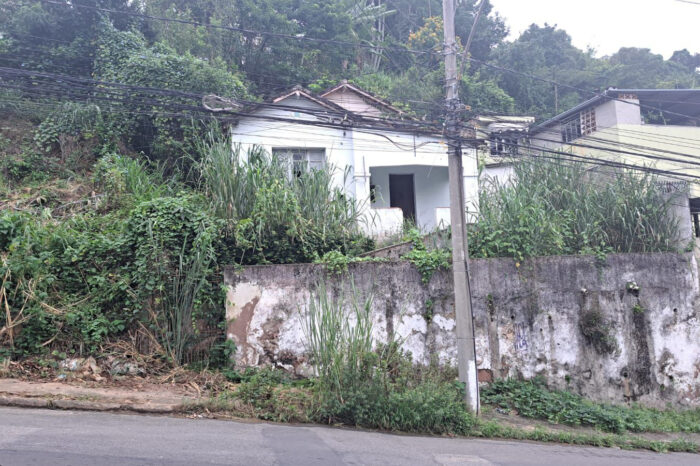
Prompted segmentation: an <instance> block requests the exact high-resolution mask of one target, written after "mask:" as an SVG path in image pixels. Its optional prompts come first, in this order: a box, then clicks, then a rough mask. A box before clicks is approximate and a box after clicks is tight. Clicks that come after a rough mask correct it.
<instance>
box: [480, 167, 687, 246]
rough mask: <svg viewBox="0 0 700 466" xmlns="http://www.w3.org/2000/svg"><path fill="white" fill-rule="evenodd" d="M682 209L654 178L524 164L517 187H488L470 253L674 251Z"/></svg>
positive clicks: (492, 183)
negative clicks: (676, 212) (676, 209)
mask: <svg viewBox="0 0 700 466" xmlns="http://www.w3.org/2000/svg"><path fill="white" fill-rule="evenodd" d="M677 202H679V201H678V198H677V197H674V196H668V195H666V194H664V193H663V192H662V191H661V189H660V184H659V180H658V179H657V177H656V176H654V175H652V174H648V173H639V172H631V171H624V170H617V171H609V172H608V171H606V172H605V173H600V172H597V171H592V170H590V169H587V168H586V167H585V166H583V165H581V164H571V163H566V162H565V161H563V160H559V161H554V162H552V161H551V160H546V161H545V160H539V159H533V160H527V161H522V162H519V163H518V164H517V165H516V166H515V176H514V178H513V179H512V180H510V181H508V182H505V183H498V182H496V181H494V180H490V181H488V182H487V183H486V184H485V185H484V186H482V190H481V193H480V199H479V221H478V224H476V225H475V226H474V227H473V228H472V231H471V232H470V241H471V243H470V249H471V253H472V255H474V256H476V257H498V256H510V257H516V258H520V257H528V256H543V255H559V254H582V253H583V254H590V253H607V252H658V251H672V250H675V249H677V248H678V247H679V245H678V244H677V238H678V223H677V222H676V221H674V220H672V219H671V217H670V216H669V212H670V210H671V208H672V207H673V204H674V203H677Z"/></svg>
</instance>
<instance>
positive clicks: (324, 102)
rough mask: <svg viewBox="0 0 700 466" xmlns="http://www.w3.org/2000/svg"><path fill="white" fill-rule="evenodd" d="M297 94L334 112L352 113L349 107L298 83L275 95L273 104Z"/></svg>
mask: <svg viewBox="0 0 700 466" xmlns="http://www.w3.org/2000/svg"><path fill="white" fill-rule="evenodd" d="M292 96H296V97H304V98H306V99H308V100H310V101H312V102H314V103H316V104H318V105H320V106H321V107H324V108H326V109H327V110H330V111H332V112H337V113H352V112H349V111H348V110H347V109H345V108H343V107H341V106H340V105H338V104H336V103H335V102H331V101H330V100H328V99H324V98H323V96H321V97H319V96H317V95H315V94H313V93H312V92H311V91H309V90H308V89H304V88H303V87H301V86H299V85H296V86H294V87H293V88H292V89H291V90H289V91H287V92H285V93H283V94H281V95H279V96H277V97H275V98H274V99H272V103H273V104H277V103H280V102H282V101H283V100H284V99H288V98H289V97H292Z"/></svg>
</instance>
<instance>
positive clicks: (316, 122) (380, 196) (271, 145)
mask: <svg viewBox="0 0 700 466" xmlns="http://www.w3.org/2000/svg"><path fill="white" fill-rule="evenodd" d="M246 113H247V114H248V115H249V116H245V117H241V118H240V119H239V120H238V122H237V124H236V125H235V126H234V127H233V128H232V129H231V135H232V140H233V142H234V144H240V145H241V147H242V149H243V150H246V149H248V148H249V147H251V146H256V145H257V146H261V147H262V148H264V149H265V150H267V151H268V152H270V153H275V154H278V155H280V156H282V157H288V158H289V159H290V160H291V161H292V162H293V163H294V164H298V166H300V167H304V168H303V169H313V168H314V167H319V166H323V165H329V166H332V167H334V168H335V169H336V172H335V180H336V183H337V184H338V186H342V185H343V184H344V185H345V186H344V187H345V190H346V192H347V193H348V194H349V195H352V196H354V197H355V198H356V199H357V200H358V201H360V202H361V204H363V205H366V206H368V209H367V219H368V222H367V230H368V233H369V234H371V235H373V236H375V237H380V236H383V235H386V234H389V233H391V232H393V231H396V230H399V229H400V228H401V226H402V224H403V221H404V220H406V219H412V220H414V221H415V222H416V224H417V225H418V226H419V227H420V228H421V229H423V230H424V231H428V230H431V229H433V228H436V227H439V226H440V225H445V224H449V206H450V203H449V186H448V174H447V144H446V141H445V140H444V139H443V137H442V136H441V135H439V134H426V133H425V132H424V131H419V129H418V128H419V127H420V126H421V125H419V124H417V123H418V122H416V121H415V120H413V119H411V118H410V117H408V116H407V115H406V114H405V113H404V112H402V111H401V110H400V109H398V108H396V107H394V106H393V105H391V104H390V103H389V102H386V101H385V100H383V99H380V98H378V97H376V96H374V95H372V94H370V93H368V92H366V91H364V90H362V89H360V88H358V87H357V86H355V85H353V84H350V83H348V82H347V81H342V82H341V83H340V84H338V85H337V86H334V87H333V88H331V89H328V90H327V91H325V92H323V93H321V94H320V95H317V94H314V93H312V92H310V91H308V90H306V89H303V88H301V87H299V86H297V87H295V88H293V89H292V90H290V91H288V92H285V93H283V94H281V95H280V96H278V97H277V98H275V99H273V100H272V102H271V103H269V104H265V105H260V106H258V107H254V108H252V109H249V110H248V111H247V112H246ZM400 119H403V120H404V121H406V122H407V123H410V122H413V123H414V124H413V125H410V124H407V125H393V124H390V120H391V121H393V122H395V121H397V120H400ZM410 126H413V127H415V128H416V129H415V130H412V129H410ZM407 127H409V129H406V128H407ZM463 154H464V155H463V165H464V174H463V177H464V180H463V181H464V192H465V201H466V208H467V209H468V211H474V209H475V206H476V205H478V202H477V200H478V170H477V160H476V151H475V150H473V149H470V148H465V150H464V152H463ZM346 170H347V171H348V173H349V174H350V176H349V177H345V176H344V174H345V173H346Z"/></svg>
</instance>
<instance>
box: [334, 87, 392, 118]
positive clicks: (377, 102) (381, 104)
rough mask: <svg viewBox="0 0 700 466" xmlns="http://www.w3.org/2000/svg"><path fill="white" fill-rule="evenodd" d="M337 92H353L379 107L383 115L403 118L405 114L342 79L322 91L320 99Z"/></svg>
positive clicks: (387, 102)
mask: <svg viewBox="0 0 700 466" xmlns="http://www.w3.org/2000/svg"><path fill="white" fill-rule="evenodd" d="M338 91H350V92H353V93H355V94H357V95H358V96H360V97H361V98H362V99H363V100H365V101H366V102H368V103H370V104H371V105H374V106H377V107H380V108H381V109H382V110H384V112H385V113H393V114H395V115H401V116H405V113H406V112H404V111H403V110H401V109H400V108H398V107H395V106H393V105H392V104H391V103H390V102H389V101H387V100H385V99H382V98H381V97H377V96H376V95H374V94H372V93H371V92H368V91H366V90H364V89H362V88H360V87H358V86H356V85H354V84H352V83H349V82H348V80H347V79H343V80H342V81H340V82H339V83H338V84H336V85H335V86H333V87H331V88H329V89H326V90H325V91H323V93H321V97H324V98H325V97H328V96H329V95H330V94H332V93H334V92H338Z"/></svg>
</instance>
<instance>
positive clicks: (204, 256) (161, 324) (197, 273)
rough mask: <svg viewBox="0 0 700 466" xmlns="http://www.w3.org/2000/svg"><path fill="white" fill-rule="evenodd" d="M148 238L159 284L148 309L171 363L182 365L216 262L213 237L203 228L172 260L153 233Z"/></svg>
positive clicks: (151, 266)
mask: <svg viewBox="0 0 700 466" xmlns="http://www.w3.org/2000/svg"><path fill="white" fill-rule="evenodd" d="M149 236H150V238H149V242H150V245H151V257H150V258H149V259H150V261H151V264H150V267H149V268H150V270H151V272H152V274H153V276H154V277H155V283H157V284H158V286H157V287H156V288H155V290H154V293H153V299H152V300H151V306H149V311H150V317H151V324H152V326H153V327H154V328H155V330H156V333H157V336H158V340H159V342H160V343H161V345H162V346H163V349H164V350H165V352H166V354H167V355H168V357H169V358H170V360H171V361H172V363H173V364H175V365H180V364H182V363H183V362H184V359H185V356H186V352H187V349H188V347H189V345H190V343H192V340H193V338H194V336H195V335H194V332H195V328H194V324H193V322H194V320H193V316H194V314H195V309H196V308H197V305H198V300H201V299H202V297H201V293H200V292H201V291H202V289H203V288H204V286H205V284H206V281H207V278H208V276H207V274H208V271H209V266H210V264H212V263H213V262H214V261H215V258H214V256H213V254H212V249H211V242H212V237H211V234H210V232H209V231H207V230H206V229H205V228H202V229H201V230H200V231H199V232H198V234H197V237H196V238H194V240H192V241H188V238H185V239H184V242H183V245H182V249H181V250H180V251H179V253H177V254H175V255H174V256H173V257H170V255H169V254H168V253H167V252H166V251H165V250H164V248H163V245H162V244H160V242H159V241H158V240H157V239H156V238H155V236H154V235H153V233H152V232H151V233H150V235H149ZM188 245H189V250H188ZM173 262H174V263H173Z"/></svg>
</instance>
